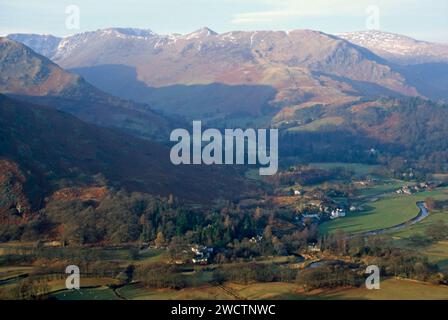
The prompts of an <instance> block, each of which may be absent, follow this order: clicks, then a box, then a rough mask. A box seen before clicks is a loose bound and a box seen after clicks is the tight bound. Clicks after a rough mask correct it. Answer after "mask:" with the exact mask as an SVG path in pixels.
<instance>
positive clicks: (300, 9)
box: [0, 0, 448, 43]
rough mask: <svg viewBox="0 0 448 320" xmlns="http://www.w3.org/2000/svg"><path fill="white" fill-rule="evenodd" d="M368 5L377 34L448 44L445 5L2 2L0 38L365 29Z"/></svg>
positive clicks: (406, 1)
mask: <svg viewBox="0 0 448 320" xmlns="http://www.w3.org/2000/svg"><path fill="white" fill-rule="evenodd" d="M67 5H77V6H79V8H80V29H79V30H68V29H67V28H66V26H65V20H66V14H65V8H66V6H67ZM369 5H376V6H378V8H379V10H380V19H379V22H380V29H381V30H383V31H389V32H395V33H400V34H405V35H409V36H412V37H415V38H417V39H421V40H429V41H438V42H445V43H448V0H158V1H156V0H126V1H125V0H121V1H118V0H95V1H92V0H68V1H67V0H0V34H2V35H4V34H8V33H13V32H33V33H46V34H55V35H59V36H63V35H69V34H73V33H78V32H83V31H90V30H96V29H100V28H107V27H136V28H149V29H151V30H153V31H155V32H157V33H161V34H165V33H188V32H192V31H194V30H196V29H199V28H200V27H202V26H208V27H210V28H211V29H213V30H215V31H217V32H220V33H221V32H226V31H231V30H291V29H315V30H320V31H324V32H328V33H339V32H345V31H358V30H365V29H366V19H367V13H366V9H367V8H368V7H369Z"/></svg>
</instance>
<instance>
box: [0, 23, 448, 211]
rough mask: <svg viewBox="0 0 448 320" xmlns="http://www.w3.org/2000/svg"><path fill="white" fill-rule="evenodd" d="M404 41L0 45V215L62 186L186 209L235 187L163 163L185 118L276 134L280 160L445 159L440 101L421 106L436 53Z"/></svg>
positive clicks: (120, 34)
mask: <svg viewBox="0 0 448 320" xmlns="http://www.w3.org/2000/svg"><path fill="white" fill-rule="evenodd" d="M368 35H370V36H368ZM381 37H385V38H387V39H389V38H390V37H393V39H395V40H394V43H395V47H394V48H395V49H394V50H395V51H394V50H392V49H391V47H390V46H389V45H388V44H387V41H386V40H384V43H383V42H382V41H380V40H379V39H380V38H381ZM360 39H362V41H361V40H360ZM400 39H403V40H402V41H401V40H400ZM375 41H376V42H377V43H381V44H383V46H380V45H375V44H374V43H375ZM414 41H415V40H412V39H409V38H406V37H401V36H397V35H390V34H385V33H378V32H367V33H358V34H343V35H339V36H334V35H329V34H325V33H322V32H318V31H312V30H294V31H290V32H281V31H279V32H274V31H258V32H255V31H254V32H229V33H224V34H218V33H216V32H213V31H212V30H210V29H208V28H203V29H200V30H198V31H196V32H193V33H190V34H187V35H169V36H162V35H157V34H155V33H153V32H151V31H150V30H139V29H120V28H113V29H106V30H99V31H95V32H87V33H83V34H78V35H74V36H70V37H66V38H58V37H54V36H48V35H46V36H41V35H24V34H21V35H18V34H15V35H10V36H9V37H8V39H6V38H0V93H1V94H2V95H1V96H0V113H1V118H0V122H1V123H0V124H1V129H0V147H1V148H0V158H1V162H0V193H2V194H3V195H4V196H3V197H2V198H3V199H5V200H4V201H3V202H2V203H0V207H1V208H3V209H2V210H6V211H8V210H10V209H11V208H16V209H17V205H18V204H20V206H21V207H30V208H39V207H40V205H41V204H42V201H43V199H45V198H46V197H49V196H51V195H52V194H53V193H57V192H59V191H60V190H61V189H62V190H63V189H64V188H66V187H80V188H89V187H92V186H93V187H105V188H117V189H119V188H124V189H126V190H129V191H142V192H148V193H151V194H156V195H163V196H167V195H168V194H170V193H173V194H174V195H175V196H176V197H179V198H182V199H186V200H189V201H193V202H202V201H209V200H211V199H215V198H219V197H224V198H232V197H235V196H236V195H240V194H241V193H243V192H245V191H246V190H247V188H246V185H245V184H244V183H242V180H241V176H240V174H239V173H238V172H236V171H235V170H233V168H224V169H223V168H216V167H202V166H201V167H188V166H187V167H185V166H180V167H176V166H173V165H171V163H170V162H169V150H168V148H167V147H166V146H164V144H167V143H168V142H169V141H168V138H169V132H170V130H171V129H172V128H174V127H179V126H180V125H183V124H184V122H183V121H184V120H189V121H190V120H193V119H194V120H202V121H204V122H206V123H207V124H209V125H212V124H213V125H218V126H222V127H224V126H225V127H229V126H233V127H243V126H248V125H250V126H260V127H263V126H274V127H278V128H280V129H281V133H282V134H281V136H280V139H282V146H281V152H283V154H284V155H287V156H288V155H292V156H298V155H301V156H302V158H303V159H304V160H306V161H314V160H316V159H318V160H322V161H332V160H341V161H353V160H354V159H357V160H360V161H361V160H363V161H364V160H365V161H370V160H369V159H370V158H371V156H372V154H371V150H379V152H380V155H381V156H385V155H388V156H389V155H393V156H396V155H399V156H403V155H405V156H407V157H410V156H411V155H413V154H418V155H419V157H420V158H419V159H423V162H424V163H428V162H427V161H424V159H428V158H431V159H436V158H437V159H439V160H440V159H442V160H440V161H441V162H443V163H444V161H445V160H443V159H445V158H447V162H448V155H447V154H446V152H445V150H446V148H447V146H445V144H444V143H443V139H441V137H443V136H444V135H445V134H446V133H447V132H448V126H446V125H445V123H444V121H442V120H443V119H441V117H442V118H443V117H444V115H445V114H446V113H447V111H446V107H445V106H443V105H441V104H438V103H433V102H431V101H429V100H428V98H433V99H435V100H441V101H443V100H444V99H446V97H447V95H448V92H447V90H446V88H447V86H445V83H448V76H447V75H448V73H445V72H444V70H445V69H444V68H446V66H447V64H446V63H445V59H446V55H445V54H444V53H443V52H444V51H443V46H442V45H436V44H433V45H434V46H436V47H437V48H439V47H440V48H441V49H440V50H432V49H430V45H431V44H428V43H424V44H420V42H418V41H415V43H416V44H415V43H414ZM369 43H371V44H372V45H371V46H372V48H369V46H370V45H369ZM414 44H415V46H420V45H421V46H425V48H427V51H426V52H427V53H425V54H423V53H422V52H423V51H422V50H419V49H415V50H414V49H411V48H410V47H412V46H413V45H414ZM397 46H401V47H406V46H409V49H406V50H404V51H403V52H405V54H404V55H405V56H407V57H406V59H402V60H399V59H398V58H394V57H392V55H393V54H394V53H397V52H399V51H397V50H396V48H397ZM386 52H387V53H386ZM179 116H181V117H182V118H183V119H182V118H179ZM447 116H448V115H447ZM409 124H412V125H409ZM42 146H45V148H42ZM375 152H376V151H375ZM431 163H436V161H432V162H431ZM441 166H443V164H441ZM211 190H215V191H214V192H213V194H212V195H210V192H211ZM16 209H14V210H16ZM19 211H20V210H19Z"/></svg>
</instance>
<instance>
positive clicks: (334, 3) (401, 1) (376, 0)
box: [231, 0, 417, 24]
mask: <svg viewBox="0 0 448 320" xmlns="http://www.w3.org/2000/svg"><path fill="white" fill-rule="evenodd" d="M246 1H248V2H253V1H254V0H246ZM263 3H264V4H265V5H266V6H267V7H268V8H269V9H267V10H264V11H252V12H244V13H238V14H235V15H234V16H233V18H232V20H231V23H233V24H243V23H256V22H272V21H274V20H279V19H283V18H287V17H310V16H311V17H330V16H361V15H365V14H366V9H367V8H368V7H370V6H372V5H376V6H378V8H379V9H380V12H382V13H388V12H391V11H394V10H400V9H402V8H403V7H405V6H407V7H409V6H410V5H412V4H413V3H417V0H387V1H386V0H275V1H274V0H264V1H263Z"/></svg>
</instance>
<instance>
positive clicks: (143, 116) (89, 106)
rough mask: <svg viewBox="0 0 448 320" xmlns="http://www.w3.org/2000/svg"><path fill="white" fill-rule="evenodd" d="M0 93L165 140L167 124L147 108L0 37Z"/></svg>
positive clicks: (90, 120) (91, 121) (137, 133)
mask: <svg viewBox="0 0 448 320" xmlns="http://www.w3.org/2000/svg"><path fill="white" fill-rule="evenodd" d="M0 92H1V93H4V94H8V95H13V96H15V97H16V98H19V99H23V100H28V101H31V102H36V103H40V104H45V105H48V106H52V107H55V108H58V109H60V110H63V111H66V112H69V113H71V114H73V115H75V116H77V117H79V118H80V119H82V120H84V121H87V122H90V123H94V124H98V125H101V126H106V127H114V128H120V129H124V130H125V131H127V132H129V133H132V134H134V135H137V136H141V137H144V138H150V139H152V138H155V139H160V140H164V141H166V139H167V137H168V135H169V123H168V121H167V120H166V119H165V118H164V117H163V116H161V115H159V114H156V113H155V112H153V111H152V110H151V109H149V107H148V106H145V105H138V104H135V103H133V102H130V101H125V100H122V99H119V98H116V97H113V96H111V95H109V94H106V93H104V92H102V91H100V90H98V89H97V88H95V87H93V86H92V85H91V84H89V83H87V82H86V81H84V80H83V79H82V78H81V77H80V76H79V75H76V74H72V73H69V72H66V71H65V70H63V69H61V68H60V67H59V66H57V65H56V64H54V63H53V62H51V61H50V60H49V59H48V58H45V57H43V56H41V55H39V54H37V53H35V52H34V51H32V50H31V49H30V48H28V47H26V46H24V45H23V44H20V43H18V42H15V41H12V40H9V39H6V38H0Z"/></svg>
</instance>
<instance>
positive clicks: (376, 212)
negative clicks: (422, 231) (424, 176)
mask: <svg viewBox="0 0 448 320" xmlns="http://www.w3.org/2000/svg"><path fill="white" fill-rule="evenodd" d="M428 196H431V197H434V198H436V199H437V198H444V197H448V193H446V189H439V190H436V191H432V192H421V193H418V194H416V195H412V196H408V195H396V194H393V195H387V196H386V197H384V198H382V199H380V200H377V201H373V202H369V203H367V204H366V205H365V207H366V210H365V211H363V212H359V213H349V214H348V215H347V216H346V217H344V218H339V219H337V220H332V221H326V222H324V223H323V224H321V225H320V226H319V231H320V233H321V234H328V233H334V232H335V231H337V230H342V231H344V232H346V233H350V234H353V233H359V232H366V231H371V230H377V229H382V228H389V227H393V226H395V225H398V224H400V223H403V222H406V221H408V220H410V219H412V218H414V217H415V216H416V215H417V214H418V212H419V210H418V208H417V206H416V202H418V201H422V200H424V199H425V198H426V197H428ZM417 225H418V224H417Z"/></svg>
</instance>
